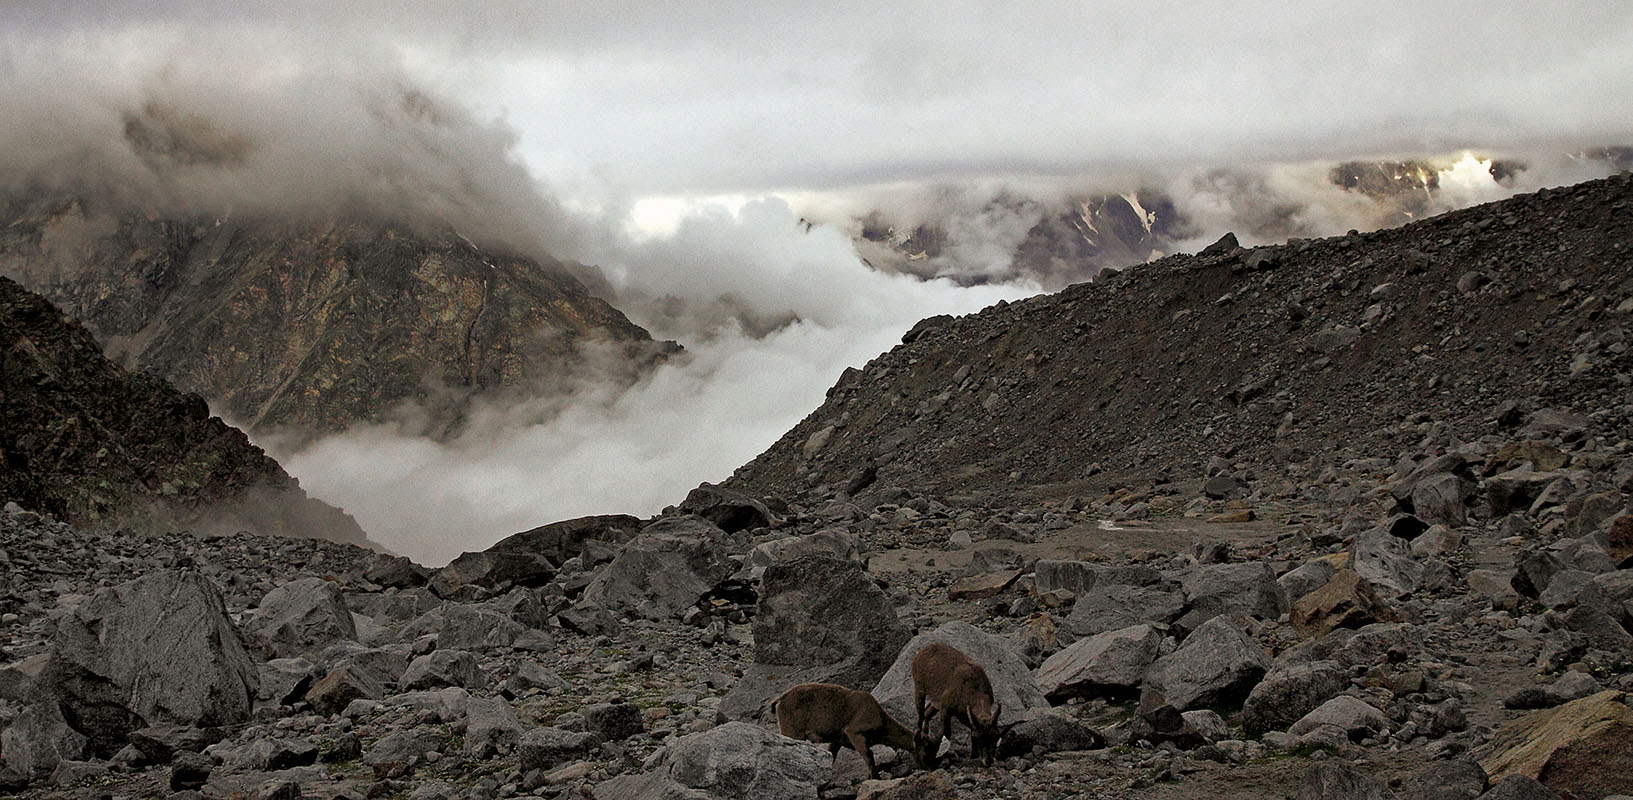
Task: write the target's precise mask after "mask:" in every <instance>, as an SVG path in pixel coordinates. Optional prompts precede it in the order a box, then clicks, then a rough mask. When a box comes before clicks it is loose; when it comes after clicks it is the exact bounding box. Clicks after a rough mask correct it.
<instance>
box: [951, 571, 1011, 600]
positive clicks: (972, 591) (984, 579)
mask: <svg viewBox="0 0 1633 800" xmlns="http://www.w3.org/2000/svg"><path fill="white" fill-rule="evenodd" d="M1020 577H1021V573H1020V571H1019V570H1016V571H1010V572H987V573H983V574H980V575H971V576H970V577H968V578H965V579H963V580H961V581H959V582H957V583H955V584H953V585H952V586H949V587H947V599H949V600H985V599H987V598H989V597H997V596H998V595H999V594H1002V593H1003V591H1004V590H1005V589H1008V588H1009V587H1010V586H1012V585H1013V584H1014V583H1015V580H1016V579H1017V578H1020Z"/></svg>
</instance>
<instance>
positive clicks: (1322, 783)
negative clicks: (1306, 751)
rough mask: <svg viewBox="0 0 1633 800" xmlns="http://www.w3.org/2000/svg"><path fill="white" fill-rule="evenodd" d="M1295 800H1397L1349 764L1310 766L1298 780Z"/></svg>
mask: <svg viewBox="0 0 1633 800" xmlns="http://www.w3.org/2000/svg"><path fill="white" fill-rule="evenodd" d="M1293 797H1294V800H1397V799H1396V796H1395V793H1394V792H1391V791H1389V787H1387V786H1385V785H1383V784H1382V783H1380V782H1378V781H1375V780H1373V779H1371V778H1368V777H1366V776H1365V775H1362V774H1360V773H1358V772H1356V771H1355V769H1354V768H1352V767H1350V766H1349V765H1348V764H1339V763H1333V762H1324V763H1320V764H1311V765H1310V768H1309V769H1308V770H1305V772H1304V777H1303V778H1302V779H1300V780H1299V784H1298V794H1296V795H1294V796H1293Z"/></svg>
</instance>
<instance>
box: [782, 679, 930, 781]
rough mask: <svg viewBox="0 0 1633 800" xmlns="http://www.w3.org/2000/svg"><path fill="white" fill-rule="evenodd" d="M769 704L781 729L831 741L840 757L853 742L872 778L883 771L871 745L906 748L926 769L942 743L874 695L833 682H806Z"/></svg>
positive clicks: (797, 736) (801, 736) (798, 736)
mask: <svg viewBox="0 0 1633 800" xmlns="http://www.w3.org/2000/svg"><path fill="white" fill-rule="evenodd" d="M771 708H772V710H773V711H775V712H776V714H777V730H778V731H780V732H781V733H782V735H784V736H787V737H789V738H791V739H805V740H808V741H812V742H817V743H819V744H825V745H828V749H829V750H830V751H832V752H833V755H834V760H836V761H837V760H838V759H839V749H840V748H841V747H849V748H851V749H852V750H855V751H856V752H857V754H858V755H860V756H862V763H864V764H867V766H868V777H869V778H877V777H879V768H878V767H877V766H875V765H874V763H873V754H872V753H871V752H869V751H868V748H869V747H871V746H873V745H876V744H883V745H889V746H891V747H894V748H896V749H897V750H906V751H908V752H909V753H912V754H913V763H915V764H917V765H918V767H919V769H928V768H929V767H930V766H931V763H932V762H931V759H932V758H934V756H935V750H934V747H935V746H937V745H939V744H940V742H939V741H934V742H932V741H931V740H930V738H929V737H928V736H925V735H922V734H915V733H914V732H912V731H910V730H908V729H907V727H906V726H905V725H902V724H901V723H900V722H897V721H896V719H895V718H894V717H892V716H890V713H889V712H887V711H885V710H884V707H883V706H880V705H879V701H878V700H875V699H873V695H871V694H868V693H867V692H863V691H858V690H856V689H847V688H845V687H843V686H836V685H834V684H831V683H802V684H800V685H798V686H795V687H794V688H792V689H789V690H788V691H786V692H783V693H782V695H781V696H779V697H778V698H777V699H776V700H773V701H771Z"/></svg>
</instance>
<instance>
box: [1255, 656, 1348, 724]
mask: <svg viewBox="0 0 1633 800" xmlns="http://www.w3.org/2000/svg"><path fill="white" fill-rule="evenodd" d="M1349 684H1350V678H1349V670H1347V669H1345V668H1344V667H1343V666H1342V665H1340V664H1339V663H1338V662H1336V661H1314V662H1311V663H1308V664H1289V665H1285V666H1277V667H1276V668H1275V669H1273V670H1271V671H1270V672H1269V674H1267V675H1265V676H1264V679H1263V680H1261V681H1259V683H1258V685H1256V686H1254V687H1253V691H1251V692H1248V695H1247V700H1246V701H1245V702H1244V703H1242V729H1243V730H1244V731H1245V732H1246V733H1247V735H1249V736H1260V735H1263V734H1265V733H1267V732H1269V731H1279V730H1286V729H1287V726H1289V725H1292V724H1293V723H1295V722H1297V721H1298V720H1299V718H1301V717H1303V716H1304V715H1305V714H1308V713H1310V712H1311V711H1314V710H1315V709H1316V708H1317V707H1318V706H1320V705H1321V704H1322V703H1325V702H1327V701H1328V700H1330V699H1332V698H1333V697H1334V696H1336V695H1337V694H1338V693H1339V692H1342V691H1344V690H1345V689H1347V688H1349Z"/></svg>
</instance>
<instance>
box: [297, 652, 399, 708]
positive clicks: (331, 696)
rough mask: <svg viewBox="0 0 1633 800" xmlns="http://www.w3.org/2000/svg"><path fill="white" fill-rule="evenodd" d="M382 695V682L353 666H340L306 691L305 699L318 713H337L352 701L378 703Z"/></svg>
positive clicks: (362, 668)
mask: <svg viewBox="0 0 1633 800" xmlns="http://www.w3.org/2000/svg"><path fill="white" fill-rule="evenodd" d="M384 696H385V679H384V678H382V677H381V676H379V675H377V674H375V673H374V672H372V671H370V670H368V669H367V668H365V667H361V666H358V665H354V664H342V665H340V666H338V667H335V668H334V669H332V670H330V671H329V674H327V675H325V676H323V678H322V679H321V680H319V681H318V682H317V683H315V684H313V685H312V688H310V689H308V690H307V691H306V695H305V700H306V702H307V703H308V704H309V705H311V706H312V710H313V711H316V712H317V713H319V714H323V715H330V714H339V713H340V712H342V711H344V710H346V706H347V705H350V704H351V702H352V701H353V700H379V699H380V698H381V697H384Z"/></svg>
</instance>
